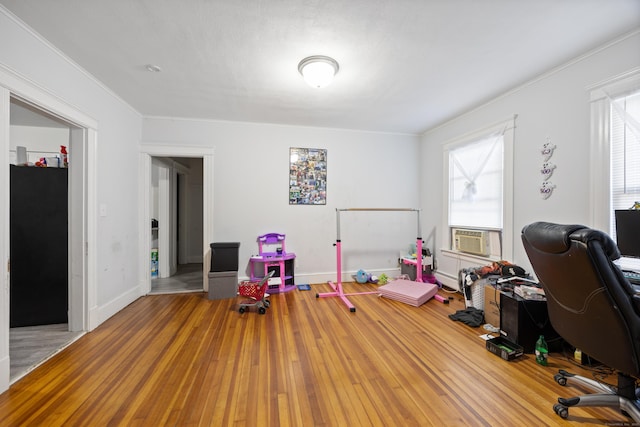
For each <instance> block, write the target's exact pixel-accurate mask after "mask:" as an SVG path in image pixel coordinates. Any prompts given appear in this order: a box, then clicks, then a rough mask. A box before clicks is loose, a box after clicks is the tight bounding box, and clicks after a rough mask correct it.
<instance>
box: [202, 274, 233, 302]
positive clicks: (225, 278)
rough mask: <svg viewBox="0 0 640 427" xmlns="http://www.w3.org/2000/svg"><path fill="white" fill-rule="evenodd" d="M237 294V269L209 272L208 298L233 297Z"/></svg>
mask: <svg viewBox="0 0 640 427" xmlns="http://www.w3.org/2000/svg"><path fill="white" fill-rule="evenodd" d="M237 294H238V272H237V271H223V272H219V273H209V299H225V298H235V297H236V295H237Z"/></svg>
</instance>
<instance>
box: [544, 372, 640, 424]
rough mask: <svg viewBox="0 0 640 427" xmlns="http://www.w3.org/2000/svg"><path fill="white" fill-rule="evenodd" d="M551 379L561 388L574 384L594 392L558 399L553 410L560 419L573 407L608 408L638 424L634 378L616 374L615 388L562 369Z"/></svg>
mask: <svg viewBox="0 0 640 427" xmlns="http://www.w3.org/2000/svg"><path fill="white" fill-rule="evenodd" d="M553 378H554V380H555V381H556V382H557V383H558V384H560V385H561V386H566V385H571V384H572V383H576V384H579V385H583V386H585V387H588V388H590V389H592V390H593V391H595V392H596V393H593V394H586V395H582V396H574V397H569V398H564V397H559V398H558V403H556V404H555V405H553V410H554V412H555V413H556V414H558V415H559V416H560V417H562V418H565V419H566V418H568V417H569V408H573V407H609V408H618V409H620V410H621V411H622V412H623V414H625V415H627V416H629V417H631V418H632V419H633V420H634V421H635V422H636V423H640V401H639V400H638V397H637V394H638V392H639V391H640V390H638V389H636V381H635V378H633V377H630V376H628V375H625V374H622V373H618V386H617V387H612V386H609V385H607V384H603V383H601V382H598V381H595V380H592V379H590V378H586V377H583V376H581V375H576V374H572V373H570V372H567V371H565V370H562V369H561V370H559V371H558V373H557V374H556V375H554V377H553Z"/></svg>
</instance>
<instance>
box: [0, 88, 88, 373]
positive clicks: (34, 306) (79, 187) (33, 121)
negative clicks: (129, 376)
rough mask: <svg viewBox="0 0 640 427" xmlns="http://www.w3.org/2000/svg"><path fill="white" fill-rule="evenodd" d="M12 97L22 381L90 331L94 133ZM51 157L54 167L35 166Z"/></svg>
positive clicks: (12, 240)
mask: <svg viewBox="0 0 640 427" xmlns="http://www.w3.org/2000/svg"><path fill="white" fill-rule="evenodd" d="M9 101H10V105H9V111H10V114H9V117H10V120H9V164H10V166H9V167H10V174H9V176H10V180H9V181H10V185H9V187H10V192H9V200H8V202H9V212H10V215H9V230H10V232H9V237H8V239H9V257H10V262H11V270H10V274H9V277H10V279H9V284H10V285H9V293H10V298H9V300H10V303H9V325H8V326H9V361H10V366H9V368H10V372H9V380H10V382H15V381H16V380H18V379H19V378H21V377H22V376H24V375H26V373H28V372H29V371H30V370H32V369H33V368H35V367H36V366H38V365H39V364H41V363H42V362H43V361H45V360H46V359H47V358H49V357H50V356H51V355H53V354H55V353H56V352H58V351H59V350H60V349H62V348H64V347H65V346H67V345H69V344H70V343H71V342H72V341H74V340H75V339H77V338H78V337H79V336H81V335H82V334H83V333H84V331H85V330H86V318H87V312H86V306H87V305H86V294H87V282H86V262H87V261H86V250H85V245H84V243H83V242H85V241H86V222H85V218H86V203H87V202H86V194H87V193H86V192H85V191H86V180H87V178H86V175H85V173H86V168H87V165H86V163H85V153H86V143H87V141H86V138H87V132H86V129H84V128H82V127H80V126H78V125H76V124H74V123H72V122H70V121H68V120H67V119H65V118H62V117H61V116H58V115H55V114H53V113H51V112H49V111H47V110H45V108H44V107H41V106H39V105H36V104H35V103H32V102H28V101H26V100H24V99H21V98H19V97H17V96H11V98H10V100H9ZM67 153H73V156H69V157H67ZM63 154H64V155H63ZM43 158H46V159H47V160H48V163H47V165H46V167H43V166H41V167H35V165H36V164H38V162H41V161H42V159H43ZM43 236H47V237H46V238H43Z"/></svg>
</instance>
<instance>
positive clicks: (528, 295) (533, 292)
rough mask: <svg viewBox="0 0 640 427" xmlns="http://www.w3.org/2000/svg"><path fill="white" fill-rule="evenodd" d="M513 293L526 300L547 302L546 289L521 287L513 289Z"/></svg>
mask: <svg viewBox="0 0 640 427" xmlns="http://www.w3.org/2000/svg"><path fill="white" fill-rule="evenodd" d="M513 293H515V294H516V295H518V296H519V297H521V298H523V299H526V300H533V301H546V297H545V295H544V289H541V288H536V287H533V286H525V285H520V286H516V287H514V288H513Z"/></svg>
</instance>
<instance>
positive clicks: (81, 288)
mask: <svg viewBox="0 0 640 427" xmlns="http://www.w3.org/2000/svg"><path fill="white" fill-rule="evenodd" d="M12 97H15V98H18V99H20V100H22V101H24V102H27V103H30V104H32V105H34V106H36V107H37V108H39V109H41V110H43V111H45V112H46V113H47V114H50V115H53V116H56V117H58V118H60V119H62V120H64V121H65V122H67V123H69V125H70V127H72V131H71V143H72V144H73V148H75V149H77V150H78V152H77V154H78V156H77V157H76V158H75V165H73V169H71V168H70V173H71V174H72V176H73V177H74V179H71V180H70V182H71V184H70V192H69V194H70V197H71V199H70V200H72V201H73V202H72V203H73V204H74V205H73V208H72V209H71V210H70V218H73V219H74V222H73V223H71V222H70V224H69V225H70V236H71V238H70V239H69V254H70V257H71V256H76V255H77V254H80V256H81V257H82V258H81V260H79V261H77V262H74V263H73V264H70V267H69V268H70V274H69V287H70V292H69V310H70V312H69V322H70V323H69V325H70V328H73V329H74V330H85V331H90V330H92V329H93V328H95V326H97V323H96V322H95V320H92V316H91V313H92V310H91V309H92V308H95V307H96V304H97V298H96V296H97V290H96V287H97V273H96V254H97V248H96V244H97V239H96V230H97V217H96V204H95V201H96V189H97V186H96V182H97V177H96V170H97V169H96V164H97V128H98V123H97V121H96V120H94V119H93V118H92V117H90V116H88V115H86V114H84V113H83V112H81V111H79V110H77V109H76V108H75V107H73V106H71V105H70V104H68V103H66V102H65V101H64V100H62V99H61V98H59V97H57V96H55V95H53V94H51V93H49V92H47V91H46V90H44V89H43V88H41V87H40V86H37V85H35V84H34V83H33V82H31V81H30V80H28V79H26V78H24V77H22V76H21V75H19V74H17V73H15V72H14V71H12V70H10V69H9V68H6V67H4V66H2V65H0V176H2V177H3V179H2V180H0V182H3V185H2V186H1V188H0V205H1V206H3V208H0V228H2V230H3V233H2V236H4V238H3V239H1V240H2V243H1V244H0V260H1V262H0V263H1V266H0V268H2V269H5V268H6V270H4V271H6V273H5V274H0V289H2V290H3V291H0V307H2V312H1V313H0V392H2V391H5V390H7V389H8V388H9V385H10V366H11V365H10V360H9V327H10V321H9V307H10V305H9V301H10V298H9V293H10V277H9V274H10V272H9V262H10V260H9V257H10V248H9V233H10V229H9V225H10V224H9V197H10V184H9V169H10V168H9V149H10V143H9V137H10V102H11V98H12ZM82 142H84V144H83V146H82V147H81V148H80V149H78V144H79V143H82ZM70 148H71V147H70ZM69 160H70V162H72V161H74V157H73V152H71V151H70V159H69ZM79 176H82V177H83V179H81V180H80V181H77V180H76V179H75V178H77V177H79ZM78 199H81V200H78ZM78 205H79V206H80V207H78ZM5 266H6V267H5Z"/></svg>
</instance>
